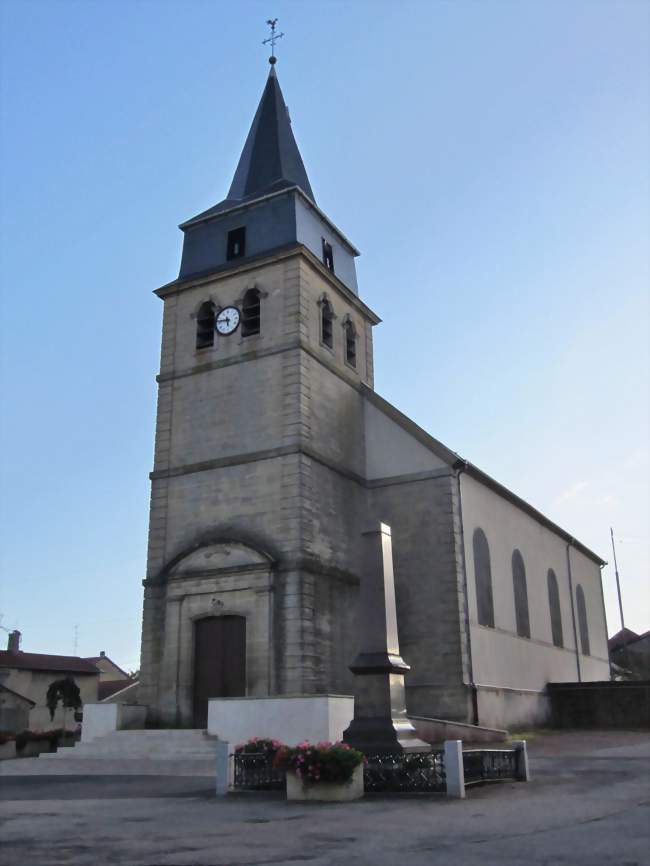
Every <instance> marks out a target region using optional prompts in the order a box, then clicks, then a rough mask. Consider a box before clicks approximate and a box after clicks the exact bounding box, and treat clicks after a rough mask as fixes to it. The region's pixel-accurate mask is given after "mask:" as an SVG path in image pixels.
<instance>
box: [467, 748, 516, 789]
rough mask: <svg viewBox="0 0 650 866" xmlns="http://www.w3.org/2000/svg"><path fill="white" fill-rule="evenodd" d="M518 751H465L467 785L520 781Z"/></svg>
mask: <svg viewBox="0 0 650 866" xmlns="http://www.w3.org/2000/svg"><path fill="white" fill-rule="evenodd" d="M519 763H520V761H519V751H518V750H517V749H470V750H468V751H463V770H464V773H465V785H466V786H467V785H478V784H480V783H481V782H497V781H500V780H502V779H515V780H516V779H520V778H521V769H520V766H519Z"/></svg>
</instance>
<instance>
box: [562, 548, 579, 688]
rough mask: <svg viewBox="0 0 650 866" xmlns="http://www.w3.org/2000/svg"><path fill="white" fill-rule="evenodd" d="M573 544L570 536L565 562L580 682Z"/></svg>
mask: <svg viewBox="0 0 650 866" xmlns="http://www.w3.org/2000/svg"><path fill="white" fill-rule="evenodd" d="M572 545H573V538H570V539H569V540H568V541H567V545H566V564H567V571H568V573H569V595H570V596H571V622H572V623H573V641H574V643H575V648H576V666H577V668H578V682H579V683H581V682H582V674H581V672H580V647H579V646H578V630H577V628H576V612H575V605H574V602H573V577H572V576H571V547H572Z"/></svg>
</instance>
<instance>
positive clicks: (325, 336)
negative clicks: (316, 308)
mask: <svg viewBox="0 0 650 866" xmlns="http://www.w3.org/2000/svg"><path fill="white" fill-rule="evenodd" d="M320 321H321V328H320V338H321V341H322V342H323V344H324V345H325V346H327V347H328V348H329V349H332V348H333V347H334V328H333V324H334V310H333V309H332V305H331V304H330V302H329V301H328V300H327V299H326V298H325V299H324V300H323V301H322V302H321V312H320Z"/></svg>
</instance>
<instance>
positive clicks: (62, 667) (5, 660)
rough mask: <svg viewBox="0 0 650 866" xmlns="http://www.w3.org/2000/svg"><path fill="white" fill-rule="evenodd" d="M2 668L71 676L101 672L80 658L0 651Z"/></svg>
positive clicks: (0, 665) (0, 666)
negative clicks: (69, 674) (61, 673)
mask: <svg viewBox="0 0 650 866" xmlns="http://www.w3.org/2000/svg"><path fill="white" fill-rule="evenodd" d="M0 668H16V669H18V670H23V671H61V672H63V673H71V674H72V673H76V674H99V670H98V669H97V668H96V667H95V665H94V664H93V663H92V662H89V661H88V660H87V659H81V658H79V657H78V656H51V655H46V654H45V653H23V652H17V653H12V652H9V650H0Z"/></svg>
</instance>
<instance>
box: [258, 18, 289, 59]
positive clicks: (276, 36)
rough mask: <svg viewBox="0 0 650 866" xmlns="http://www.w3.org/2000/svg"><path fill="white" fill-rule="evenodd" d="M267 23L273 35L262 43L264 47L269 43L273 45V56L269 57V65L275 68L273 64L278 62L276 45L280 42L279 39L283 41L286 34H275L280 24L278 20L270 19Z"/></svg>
mask: <svg viewBox="0 0 650 866" xmlns="http://www.w3.org/2000/svg"><path fill="white" fill-rule="evenodd" d="M266 23H267V24H268V25H269V27H270V28H271V35H270V36H269V38H268V39H265V40H264V41H263V42H262V45H268V44H269V42H270V43H271V56H270V57H269V63H270V64H271V66H273V64H274V63H275V62H276V57H275V43H276V42H277V41H278V39H282V37H283V36H284V33H276V32H275V26H276V24H277V23H278V19H277V18H269V19H268V21H267V22H266Z"/></svg>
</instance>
